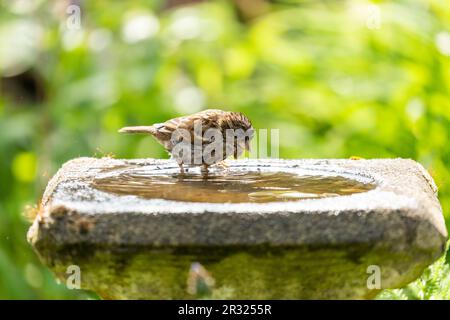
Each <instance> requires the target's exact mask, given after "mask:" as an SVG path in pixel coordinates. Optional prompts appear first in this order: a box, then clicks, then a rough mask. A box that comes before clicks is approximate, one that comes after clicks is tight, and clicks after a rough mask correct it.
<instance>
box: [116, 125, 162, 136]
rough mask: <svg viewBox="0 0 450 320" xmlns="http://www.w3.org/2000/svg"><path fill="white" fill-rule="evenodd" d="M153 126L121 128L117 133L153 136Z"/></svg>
mask: <svg viewBox="0 0 450 320" xmlns="http://www.w3.org/2000/svg"><path fill="white" fill-rule="evenodd" d="M155 131H156V130H155V127H154V126H136V127H123V128H122V129H120V130H119V133H144V134H154V133H155Z"/></svg>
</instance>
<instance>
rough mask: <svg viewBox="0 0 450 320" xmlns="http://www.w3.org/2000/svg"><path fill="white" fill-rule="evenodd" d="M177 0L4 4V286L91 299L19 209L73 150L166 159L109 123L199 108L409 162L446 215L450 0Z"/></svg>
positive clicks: (284, 136) (13, 0) (293, 136)
mask: <svg viewBox="0 0 450 320" xmlns="http://www.w3.org/2000/svg"><path fill="white" fill-rule="evenodd" d="M185 2H186V1H176V0H172V1H162V0H159V1H43V0H28V1H25V0H3V1H1V0H0V3H1V4H0V76H1V78H0V298H25V299H46V298H86V297H87V295H86V294H84V293H77V292H74V291H69V290H67V289H65V288H64V287H63V286H62V285H57V284H56V283H55V281H54V278H53V276H52V275H51V273H50V272H49V271H48V270H47V269H46V268H45V267H43V266H42V265H41V264H40V263H39V261H38V259H37V257H36V256H35V254H34V253H33V251H32V250H31V248H30V246H29V245H28V244H27V242H26V231H27V228H28V226H29V222H28V221H27V219H26V218H24V216H23V214H22V213H23V212H24V208H25V206H26V205H33V204H35V203H37V202H38V200H39V197H40V196H41V195H42V191H43V188H44V187H45V185H46V182H47V181H48V179H49V178H50V177H51V176H52V175H53V174H54V173H55V171H56V170H57V169H58V168H59V167H60V166H61V164H62V163H64V162H65V161H67V160H69V159H72V158H74V157H78V156H102V155H107V154H112V155H114V156H116V157H119V158H122V157H125V158H130V157H167V155H166V153H165V152H164V150H163V149H162V147H161V146H159V145H158V144H157V143H156V142H154V141H153V140H152V139H149V138H146V139H144V138H142V137H138V136H133V137H131V136H127V137H124V136H120V135H118V134H117V129H118V128H120V127H121V126H124V125H136V124H151V123H154V122H161V121H163V120H166V119H168V118H171V117H175V116H179V115H183V114H187V113H192V112H195V111H198V110H202V109H204V108H207V107H219V108H223V109H227V110H237V111H242V112H244V113H246V114H247V115H248V116H249V117H250V118H251V120H252V121H253V124H254V126H255V127H257V128H279V129H280V156H281V157H284V158H348V157H350V156H361V157H364V158H386V157H404V158H413V159H415V160H417V161H419V162H421V163H422V164H423V165H424V166H425V167H426V168H427V169H428V170H429V171H430V173H431V174H432V175H433V177H434V179H435V180H436V183H437V184H438V186H439V188H440V200H441V203H442V206H443V208H444V212H445V214H446V218H447V221H450V220H449V219H450V213H449V212H450V211H449V210H450V184H448V183H447V181H449V179H450V172H449V166H448V164H449V163H450V144H449V136H450V97H449V95H448V93H449V91H450V4H449V3H448V1H438V0H433V1H413V0H411V1H377V2H367V1H338V0H335V1H332V0H329V1H319V0H317V1H313V0H311V1H294V0H280V1H268V0H255V1H245V0H235V1H210V2H199V1H188V2H190V4H188V5H185V4H183V3H185ZM71 4H78V5H79V6H80V8H81V28H80V29H77V28H76V22H77V21H76V19H73V18H74V16H73V15H72V14H73V11H70V8H71V7H68V6H69V5H71ZM68 8H69V11H67V10H68ZM74 27H75V28H74ZM437 281H440V280H437ZM448 282H449V281H448V278H447V285H448ZM419 298H420V296H419ZM422 298H426V297H425V296H424V297H422Z"/></svg>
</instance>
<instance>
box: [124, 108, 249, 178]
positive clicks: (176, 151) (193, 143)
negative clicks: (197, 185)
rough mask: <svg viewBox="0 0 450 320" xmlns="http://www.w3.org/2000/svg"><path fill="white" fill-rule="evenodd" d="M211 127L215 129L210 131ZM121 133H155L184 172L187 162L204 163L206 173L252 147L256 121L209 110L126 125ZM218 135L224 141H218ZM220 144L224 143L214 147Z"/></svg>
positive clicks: (236, 114)
mask: <svg viewBox="0 0 450 320" xmlns="http://www.w3.org/2000/svg"><path fill="white" fill-rule="evenodd" d="M199 125H201V132H200V131H199V127H198V126H199ZM209 129H214V130H212V131H209V132H207V131H208V130H209ZM229 129H232V131H229ZM227 130H228V132H233V136H232V139H230V136H228V135H227V134H228V132H227ZM119 132H120V133H143V134H149V135H152V136H153V137H155V139H156V140H157V141H158V142H159V143H161V144H162V145H163V146H164V148H165V149H166V150H167V151H168V152H169V154H170V155H171V157H172V158H174V159H175V160H176V161H177V162H178V165H179V166H180V170H181V172H182V173H183V172H184V169H183V165H191V166H192V165H194V166H196V165H197V166H201V167H202V168H201V169H202V173H207V172H208V167H209V166H210V165H213V164H221V165H224V163H223V160H225V159H226V158H227V157H228V156H230V155H233V156H234V158H235V159H236V158H237V157H239V156H240V155H241V154H242V153H243V152H244V150H250V140H251V139H252V138H253V135H254V129H253V127H252V124H251V122H250V120H249V119H248V118H247V117H246V116H245V115H244V114H242V113H240V112H231V111H223V110H219V109H208V110H204V111H201V112H197V113H194V114H191V115H188V116H183V117H179V118H174V119H170V120H168V121H166V122H163V123H156V124H153V125H151V126H136V127H124V128H122V129H120V130H119ZM211 133H212V134H211ZM214 133H216V134H220V136H219V135H217V136H215V135H214ZM236 133H237V134H236ZM227 136H228V139H227ZM216 137H219V139H220V140H217V141H216ZM186 140H187V141H188V143H187V144H184V145H182V144H181V142H186ZM229 140H231V141H229ZM214 143H215V144H214ZM217 143H220V146H219V147H218V148H214V147H216V146H218V144H217ZM181 146H187V148H188V150H187V151H188V153H186V152H183V151H181V152H180V150H182V149H183V148H181ZM184 150H186V149H184ZM196 151H197V152H196ZM216 151H219V152H216ZM199 154H200V157H199ZM205 155H209V157H205Z"/></svg>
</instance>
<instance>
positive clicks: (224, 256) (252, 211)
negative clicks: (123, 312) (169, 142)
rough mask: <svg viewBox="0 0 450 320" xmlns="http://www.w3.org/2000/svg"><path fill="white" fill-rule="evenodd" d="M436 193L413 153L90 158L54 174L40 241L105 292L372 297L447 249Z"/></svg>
mask: <svg viewBox="0 0 450 320" xmlns="http://www.w3.org/2000/svg"><path fill="white" fill-rule="evenodd" d="M436 195H437V190H436V187H435V185H434V182H433V181H432V179H431V177H430V176H429V175H428V173H427V172H426V171H425V170H424V169H423V168H422V167H421V166H420V165H419V164H417V163H416V162H414V161H411V160H402V159H395V160H358V161H354V160H237V161H230V162H229V168H228V169H227V171H224V170H223V169H212V170H211V172H210V173H209V175H208V176H202V175H201V174H200V172H199V170H198V168H197V169H195V168H193V169H189V170H188V171H187V172H186V173H185V174H183V175H181V174H180V173H179V169H178V166H177V165H176V163H175V162H174V161H170V160H155V159H141V160H139V159H138V160H116V159H111V158H103V159H94V158H79V159H75V160H72V161H70V162H68V163H67V164H65V165H64V166H63V167H62V169H61V170H60V171H59V172H58V173H57V174H56V175H55V177H54V178H53V179H52V180H51V181H50V182H49V184H48V186H47V189H46V191H45V193H44V197H43V199H42V205H41V210H40V212H39V215H38V217H37V218H36V220H35V222H34V223H33V225H32V227H31V228H30V230H29V232H28V240H29V242H30V243H31V244H32V245H33V247H34V248H35V250H36V252H37V253H38V255H39V256H40V258H41V259H42V261H43V262H44V263H45V264H46V265H48V266H49V267H50V268H51V269H52V270H53V272H54V273H55V274H56V276H57V278H58V279H60V280H63V281H64V280H66V279H67V277H68V274H67V268H68V267H69V266H71V265H76V266H78V267H79V268H80V271H81V287H82V288H83V289H90V290H93V291H95V292H97V293H98V294H99V295H100V296H101V297H103V298H110V299H127V298H131V299H134V298H139V299H152V298H162V299H184V298H199V297H208V298H231V299H232V298H235V299H239V298H249V299H264V298H266V299H280V298H287V299H296V298H305V299H310V298H318V299H329V298H344V299H351V298H373V297H374V296H375V295H376V294H377V293H378V292H379V291H380V289H383V288H395V287H399V286H403V285H405V284H407V283H408V282H410V281H413V280H414V279H416V278H417V277H418V276H419V275H420V274H421V272H422V271H423V270H424V268H425V267H426V266H428V265H429V264H431V263H432V262H433V261H434V260H436V259H437V258H438V257H439V256H440V255H441V254H442V253H443V250H444V246H445V240H446V238H447V232H446V229H445V224H444V220H443V217H442V212H441V207H440V204H439V201H438V200H437V196H436ZM374 270H375V271H374ZM373 272H378V273H379V274H373ZM373 276H376V277H379V281H375V282H373V281H372V280H373V279H374V278H373Z"/></svg>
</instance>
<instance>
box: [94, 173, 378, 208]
mask: <svg viewBox="0 0 450 320" xmlns="http://www.w3.org/2000/svg"><path fill="white" fill-rule="evenodd" d="M93 187H94V188H96V189H98V190H101V191H105V192H109V193H114V194H119V195H135V196H139V197H142V198H146V199H166V200H175V201H187V202H213V203H240V202H258V203H261V202H275V201H297V200H302V199H314V198H324V197H336V196H343V195H350V194H354V193H361V192H366V191H369V190H372V189H374V188H375V185H374V184H373V183H370V182H367V181H360V180H357V179H353V178H349V177H344V176H336V175H330V174H317V173H314V172H313V171H310V172H306V174H301V175H299V174H296V173H292V172H281V171H268V172H261V171H250V172H249V171H238V170H235V171H233V170H230V171H227V172H214V173H210V174H209V175H207V176H202V175H201V174H198V173H185V174H183V175H181V174H179V173H175V172H173V173H167V172H165V173H164V174H162V173H161V174H158V173H155V172H152V173H149V172H146V171H145V170H142V169H137V170H133V169H131V170H122V171H120V170H119V172H117V173H116V174H115V173H114V172H113V173H112V174H111V172H109V173H108V174H107V175H105V176H103V177H99V178H97V179H95V180H94V181H93Z"/></svg>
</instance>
